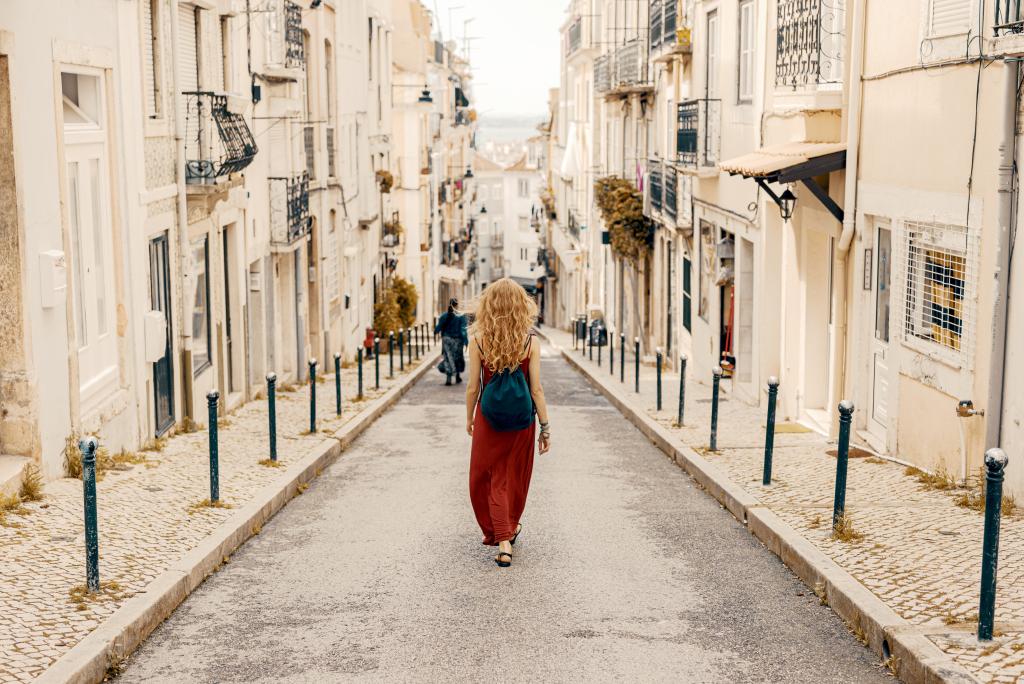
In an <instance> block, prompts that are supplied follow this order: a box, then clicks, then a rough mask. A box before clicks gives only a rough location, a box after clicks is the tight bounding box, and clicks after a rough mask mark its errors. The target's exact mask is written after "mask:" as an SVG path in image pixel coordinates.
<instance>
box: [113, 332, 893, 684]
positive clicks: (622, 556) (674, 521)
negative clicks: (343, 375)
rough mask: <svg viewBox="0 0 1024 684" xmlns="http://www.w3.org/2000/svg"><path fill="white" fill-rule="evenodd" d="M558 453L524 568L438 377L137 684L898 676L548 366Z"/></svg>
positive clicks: (531, 526)
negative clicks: (492, 536) (478, 477)
mask: <svg viewBox="0 0 1024 684" xmlns="http://www.w3.org/2000/svg"><path fill="white" fill-rule="evenodd" d="M545 354H546V355H547V357H546V358H545V360H544V363H543V372H544V383H545V389H546V392H547V396H548V400H549V403H550V404H551V425H552V432H553V447H552V450H551V452H550V453H549V454H547V455H545V456H543V457H538V458H537V461H536V465H535V469H534V476H533V486H532V488H531V492H530V500H529V502H528V503H527V508H526V514H525V516H524V519H523V523H524V531H523V534H522V537H521V538H520V540H519V543H518V544H517V545H516V547H515V551H516V555H515V558H514V562H513V565H512V567H511V568H508V569H501V568H498V567H497V566H496V565H495V564H494V562H493V561H492V556H493V549H491V548H489V547H485V546H482V545H481V544H480V532H479V530H478V529H477V527H476V523H475V521H474V518H473V514H472V510H471V508H470V505H469V500H468V494H467V478H468V475H467V474H468V467H469V456H468V454H469V438H468V437H467V436H466V434H465V431H464V408H463V404H462V401H463V388H464V385H459V386H453V387H443V386H442V385H443V378H442V377H441V376H440V375H439V374H435V373H431V374H429V375H427V376H426V377H425V378H424V379H422V380H421V381H420V382H419V384H418V385H417V386H416V387H415V388H414V389H413V390H412V391H411V392H410V393H409V394H408V395H406V398H404V399H403V400H402V401H401V402H400V403H399V404H398V405H397V406H396V407H395V408H394V409H393V410H391V411H390V412H389V413H388V414H387V415H385V416H384V417H383V418H382V419H381V420H379V421H378V422H377V423H376V424H375V425H374V426H372V427H371V428H370V429H369V430H368V431H367V432H366V433H365V434H364V435H363V436H362V437H361V438H360V439H359V440H358V441H357V442H356V443H355V444H353V445H352V446H351V447H350V448H349V450H348V451H347V452H346V453H345V454H344V455H343V456H342V458H341V459H340V460H339V461H338V462H337V463H335V464H334V465H333V466H332V467H330V468H329V469H327V470H326V471H324V473H323V474H322V475H321V477H320V478H319V479H318V480H317V481H316V482H314V483H313V485H312V486H311V487H310V488H309V490H307V491H306V493H305V494H304V495H302V496H300V497H298V498H297V499H296V500H294V501H293V502H292V503H291V504H289V505H288V507H287V508H286V509H284V510H283V511H282V512H281V513H279V514H278V515H277V516H276V517H275V518H274V519H273V520H271V521H270V522H269V523H268V524H267V525H266V526H265V527H264V528H263V531H262V532H261V533H260V534H259V536H257V537H255V538H254V539H252V540H251V541H249V542H248V543H247V544H246V545H245V546H244V547H243V548H242V549H240V550H239V551H238V552H237V553H236V554H235V555H234V556H233V557H232V559H231V562H230V563H229V564H228V565H226V566H225V567H224V568H223V569H222V570H221V571H220V572H219V573H217V574H216V575H214V576H213V577H211V578H210V579H209V580H208V581H207V582H206V583H204V584H203V586H202V587H200V588H199V589H198V590H197V591H196V592H195V593H194V594H193V595H192V596H191V597H189V599H188V600H186V601H185V602H184V603H183V604H182V605H181V606H180V607H179V608H178V610H177V611H176V612H175V614H174V615H173V616H172V617H171V618H170V619H169V620H167V621H166V622H165V623H164V624H163V625H161V626H160V627H159V628H158V629H157V630H156V632H154V634H153V635H152V637H151V638H150V639H149V641H148V642H147V643H146V644H145V645H144V646H143V647H142V648H141V649H140V650H139V651H138V653H137V654H135V655H134V656H133V657H132V658H131V659H130V660H129V662H128V666H127V669H126V671H125V672H124V674H122V675H121V677H120V681H125V682H156V681H159V682H164V681H166V682H334V681H349V680H358V681H429V682H434V681H495V682H519V681H544V682H556V681H630V682H632V681H644V682H648V681H673V682H882V681H890V682H891V681H893V680H892V679H891V678H890V677H889V676H888V675H886V674H885V672H884V670H883V669H881V667H880V666H879V664H878V661H877V659H876V658H875V656H874V655H873V654H872V653H871V652H869V651H868V650H867V649H865V648H863V647H862V646H860V645H859V644H858V643H857V642H856V641H855V640H854V638H853V636H852V635H851V634H850V633H849V632H848V631H847V629H846V628H845V627H844V626H843V624H842V623H841V621H840V620H839V619H838V618H837V617H836V616H835V615H834V614H833V613H832V612H831V611H830V610H829V609H828V608H825V607H822V606H821V605H819V603H818V600H817V599H816V598H815V597H814V595H813V593H812V592H810V591H809V590H808V589H807V588H806V587H804V585H803V584H801V583H800V582H799V581H798V580H797V579H796V578H795V577H794V576H793V575H792V574H791V573H790V572H789V571H788V570H787V569H786V568H785V567H784V566H783V565H782V564H781V563H780V562H779V561H778V560H777V559H776V558H775V556H773V555H772V554H771V553H770V552H769V551H768V550H766V549H765V548H764V547H762V546H761V544H760V543H759V542H757V541H756V540H755V539H754V538H753V537H752V536H751V535H750V534H749V533H748V532H747V531H746V530H745V529H744V528H743V526H742V525H740V524H739V523H738V522H737V521H736V520H735V519H734V518H733V517H732V516H731V515H730V514H729V513H728V512H726V511H725V510H723V509H722V508H721V507H720V506H719V505H718V504H717V503H716V502H715V501H714V500H713V499H712V498H711V497H710V496H708V495H707V494H706V493H704V492H702V491H701V490H700V489H699V488H698V487H697V486H696V485H694V483H693V482H692V481H691V480H690V479H689V477H688V476H686V475H685V474H684V473H683V472H682V471H681V470H680V469H679V468H677V467H676V466H675V465H673V464H672V463H671V462H670V461H668V460H667V459H666V458H665V457H664V455H662V453H661V452H660V451H658V450H657V449H656V448H655V447H653V446H652V445H651V444H650V443H649V442H647V441H646V440H645V439H644V438H643V437H642V436H641V434H640V433H639V432H637V431H636V429H635V428H633V427H632V426H631V425H630V424H629V423H628V422H627V421H626V420H625V419H624V418H622V417H621V415H620V414H619V413H618V412H617V411H616V410H615V409H614V408H612V407H611V406H610V405H609V404H608V403H607V402H606V401H605V400H604V398H603V397H601V396H600V395H598V394H597V393H596V392H595V391H594V390H593V389H591V388H590V386H589V385H588V384H587V383H586V382H585V381H584V380H583V379H582V378H581V377H580V376H578V375H577V374H576V373H575V372H574V371H573V370H572V369H571V368H570V367H569V366H568V365H567V364H566V363H565V362H564V361H562V360H561V359H558V358H556V357H555V355H554V354H553V353H548V352H547V350H545Z"/></svg>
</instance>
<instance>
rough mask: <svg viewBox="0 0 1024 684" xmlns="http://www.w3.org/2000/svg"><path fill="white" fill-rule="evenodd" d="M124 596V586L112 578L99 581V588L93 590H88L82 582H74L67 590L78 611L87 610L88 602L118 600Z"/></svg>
mask: <svg viewBox="0 0 1024 684" xmlns="http://www.w3.org/2000/svg"><path fill="white" fill-rule="evenodd" d="M125 597H126V594H125V590H124V587H122V586H121V585H120V584H118V583H117V582H115V581H113V580H110V581H107V582H100V590H99V591H95V592H92V591H89V590H88V589H87V588H86V586H85V585H84V584H76V585H75V586H73V587H71V589H69V590H68V598H69V599H70V600H71V603H73V604H74V606H75V610H78V611H82V610H87V609H88V608H89V603H90V602H92V603H98V602H101V601H120V600H121V599H123V598H125Z"/></svg>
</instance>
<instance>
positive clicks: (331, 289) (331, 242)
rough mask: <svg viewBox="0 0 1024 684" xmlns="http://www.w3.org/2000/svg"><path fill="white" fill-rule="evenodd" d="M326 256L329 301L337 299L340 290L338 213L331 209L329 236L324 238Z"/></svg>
mask: <svg viewBox="0 0 1024 684" xmlns="http://www.w3.org/2000/svg"><path fill="white" fill-rule="evenodd" d="M324 251H325V252H326V253H327V254H326V255H325V257H324V260H325V261H326V262H327V263H326V268H325V277H324V287H325V288H326V290H327V301H328V302H330V301H332V300H333V299H335V298H336V297H337V296H338V295H339V294H341V292H340V286H339V284H338V213H337V212H336V211H335V210H334V209H331V212H330V214H329V217H328V224H327V236H326V238H325V239H324Z"/></svg>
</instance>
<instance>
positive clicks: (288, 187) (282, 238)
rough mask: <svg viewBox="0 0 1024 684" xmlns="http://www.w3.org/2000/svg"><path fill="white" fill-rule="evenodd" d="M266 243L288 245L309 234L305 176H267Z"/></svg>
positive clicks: (307, 180)
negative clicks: (268, 237)
mask: <svg viewBox="0 0 1024 684" xmlns="http://www.w3.org/2000/svg"><path fill="white" fill-rule="evenodd" d="M268 180H269V181H270V242H271V243H272V244H274V245H277V246H288V245H292V244H294V243H295V242H297V241H298V240H301V239H302V238H305V237H306V236H307V235H309V232H310V229H311V228H312V225H313V220H312V219H311V218H310V216H309V175H308V174H305V173H303V174H302V175H301V176H295V177H294V178H269V179H268Z"/></svg>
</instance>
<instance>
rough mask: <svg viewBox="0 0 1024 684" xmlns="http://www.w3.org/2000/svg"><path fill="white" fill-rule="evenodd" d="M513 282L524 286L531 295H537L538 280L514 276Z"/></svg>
mask: <svg viewBox="0 0 1024 684" xmlns="http://www.w3.org/2000/svg"><path fill="white" fill-rule="evenodd" d="M512 280H514V281H515V282H517V283H518V284H520V285H522V286H523V289H524V290H526V291H527V292H529V293H530V294H537V279H536V278H519V277H517V276H512Z"/></svg>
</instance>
